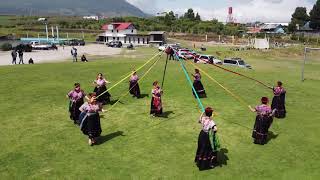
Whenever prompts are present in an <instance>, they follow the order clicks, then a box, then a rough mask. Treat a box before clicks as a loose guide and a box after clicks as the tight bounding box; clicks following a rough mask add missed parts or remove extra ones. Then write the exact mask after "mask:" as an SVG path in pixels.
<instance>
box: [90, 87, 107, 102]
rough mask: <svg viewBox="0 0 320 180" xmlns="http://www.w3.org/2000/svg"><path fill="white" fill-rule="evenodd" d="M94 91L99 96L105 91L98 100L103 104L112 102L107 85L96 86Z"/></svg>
mask: <svg viewBox="0 0 320 180" xmlns="http://www.w3.org/2000/svg"><path fill="white" fill-rule="evenodd" d="M94 92H95V93H96V94H97V96H99V95H100V94H102V93H104V94H103V95H102V96H99V97H98V99H97V101H98V102H100V103H102V104H107V103H109V102H110V97H111V95H110V93H109V92H108V91H107V87H106V86H101V87H99V88H98V87H96V88H94Z"/></svg>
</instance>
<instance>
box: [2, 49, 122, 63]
mask: <svg viewBox="0 0 320 180" xmlns="http://www.w3.org/2000/svg"><path fill="white" fill-rule="evenodd" d="M71 48H72V47H70V46H66V47H65V48H64V49H63V47H60V46H59V47H58V50H57V51H56V50H36V51H32V52H24V58H23V59H24V63H25V64H27V63H28V60H29V59H30V58H32V59H33V61H34V63H46V62H58V61H66V60H70V61H72V56H71ZM76 48H77V49H78V60H80V57H81V56H82V55H83V54H85V55H86V56H113V55H117V54H120V53H121V49H119V48H109V47H107V46H106V45H101V44H90V45H86V46H77V47H76ZM89 60H90V59H89ZM11 62H12V57H11V52H10V51H8V52H3V51H0V65H1V66H4V65H11ZM18 62H19V58H17V63H18Z"/></svg>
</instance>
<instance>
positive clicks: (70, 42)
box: [68, 39, 86, 46]
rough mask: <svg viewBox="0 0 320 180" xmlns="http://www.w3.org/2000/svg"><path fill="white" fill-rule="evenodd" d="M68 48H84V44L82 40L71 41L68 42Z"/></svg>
mask: <svg viewBox="0 0 320 180" xmlns="http://www.w3.org/2000/svg"><path fill="white" fill-rule="evenodd" d="M68 45H69V46H84V45H86V42H85V41H84V40H83V39H71V40H69V42H68Z"/></svg>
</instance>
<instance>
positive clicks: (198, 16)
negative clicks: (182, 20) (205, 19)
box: [195, 13, 201, 21]
mask: <svg viewBox="0 0 320 180" xmlns="http://www.w3.org/2000/svg"><path fill="white" fill-rule="evenodd" d="M195 20H197V21H201V17H200V15H199V13H197V15H196V17H195Z"/></svg>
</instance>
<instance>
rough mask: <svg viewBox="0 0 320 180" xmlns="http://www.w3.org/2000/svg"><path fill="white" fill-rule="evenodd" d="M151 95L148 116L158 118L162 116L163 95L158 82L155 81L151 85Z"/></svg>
mask: <svg viewBox="0 0 320 180" xmlns="http://www.w3.org/2000/svg"><path fill="white" fill-rule="evenodd" d="M151 93H152V99H151V110H150V114H151V115H152V116H159V115H161V114H162V101H161V95H162V94H163V91H162V90H161V88H160V86H159V83H158V81H155V82H154V83H153V89H152V91H151Z"/></svg>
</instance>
